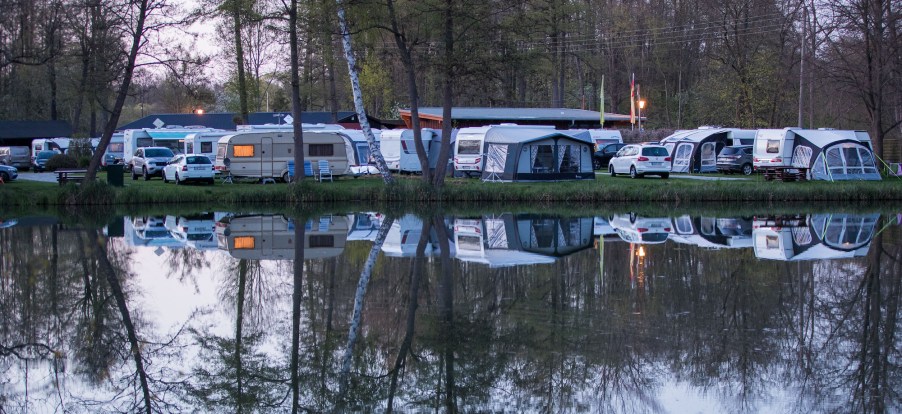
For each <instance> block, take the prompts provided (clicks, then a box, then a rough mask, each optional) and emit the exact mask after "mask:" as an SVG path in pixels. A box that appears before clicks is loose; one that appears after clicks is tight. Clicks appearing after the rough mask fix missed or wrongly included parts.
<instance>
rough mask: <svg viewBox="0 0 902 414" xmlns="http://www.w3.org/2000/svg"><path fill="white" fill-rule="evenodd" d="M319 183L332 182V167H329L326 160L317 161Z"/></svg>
mask: <svg viewBox="0 0 902 414" xmlns="http://www.w3.org/2000/svg"><path fill="white" fill-rule="evenodd" d="M318 166H319V181H320V182H322V181H323V180H325V179H327V178H328V179H329V181H332V167H330V166H329V161H327V160H319V161H318Z"/></svg>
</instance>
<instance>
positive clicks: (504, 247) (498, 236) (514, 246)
mask: <svg viewBox="0 0 902 414" xmlns="http://www.w3.org/2000/svg"><path fill="white" fill-rule="evenodd" d="M505 218H507V220H505ZM453 224H454V246H455V249H456V251H455V257H457V258H458V259H459V260H461V261H464V262H472V263H481V264H485V265H488V266H489V267H492V268H497V267H507V266H522V265H531V264H548V263H554V260H555V259H554V257H551V256H545V255H542V254H538V253H530V252H525V251H522V250H520V246H519V243H518V240H519V239H518V237H516V233H515V231H516V226H514V225H513V224H514V222H513V220H512V217H510V215H506V216H499V217H495V216H492V217H486V218H483V219H456V220H454V222H453Z"/></svg>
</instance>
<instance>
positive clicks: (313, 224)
mask: <svg viewBox="0 0 902 414" xmlns="http://www.w3.org/2000/svg"><path fill="white" fill-rule="evenodd" d="M294 226H295V222H294V221H293V220H291V219H290V218H288V217H285V216H283V215H281V214H267V215H251V216H229V217H224V218H223V219H221V220H220V221H218V222H217V223H216V237H217V241H218V243H219V248H220V249H221V250H225V251H227V252H228V253H229V255H231V256H232V257H234V258H236V259H254V260H292V259H294V253H295V248H296V244H297V243H296V242H295V239H294V236H295V232H294V230H295V228H294ZM304 226H305V228H304V241H303V244H302V246H301V247H302V248H303V249H304V260H310V259H324V258H329V257H335V256H338V255H340V254H341V252H342V251H344V247H345V244H346V241H347V237H348V219H347V217H345V216H321V217H316V218H313V219H310V220H307V222H306V223H305V224H304Z"/></svg>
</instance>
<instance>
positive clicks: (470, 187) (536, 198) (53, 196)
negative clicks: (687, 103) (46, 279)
mask: <svg viewBox="0 0 902 414" xmlns="http://www.w3.org/2000/svg"><path fill="white" fill-rule="evenodd" d="M893 201H902V180H899V179H898V178H894V177H891V178H888V179H885V180H884V181H878V182H871V181H864V182H858V181H854V182H853V181H849V182H834V183H831V182H824V181H815V182H804V183H783V182H767V181H764V180H763V179H761V178H760V177H755V178H752V179H750V180H747V181H710V180H695V179H686V178H671V179H669V180H661V179H658V178H645V179H638V180H633V179H628V178H621V177H617V178H611V177H609V176H607V175H606V174H605V175H598V176H597V179H596V180H592V181H571V182H558V183H483V182H481V181H479V180H475V179H450V180H448V182H447V184H446V186H445V188H444V189H442V190H441V191H435V190H433V189H432V188H430V187H428V186H426V185H424V184H423V183H422V182H421V180H420V179H419V178H417V177H412V178H408V177H401V178H399V179H398V183H397V184H396V185H394V186H385V185H384V184H383V183H382V181H381V179H379V178H377V177H367V178H360V179H350V178H345V179H340V180H337V181H335V182H326V183H319V182H315V181H312V180H306V181H304V182H302V183H296V184H291V185H286V184H274V185H261V184H250V183H238V184H221V183H217V184H216V185H214V186H204V185H182V186H176V185H174V184H164V183H163V182H162V181H161V180H159V179H154V180H151V181H147V182H145V181H141V180H139V181H131V180H126V183H125V187H122V188H115V187H111V186H108V185H106V184H105V181H104V179H103V177H101V178H100V179H99V180H98V182H97V183H92V184H86V185H83V186H76V185H67V186H64V187H60V186H58V185H56V184H52V183H39V182H34V181H26V180H16V181H14V182H12V183H8V184H6V185H3V186H2V187H0V206H3V207H4V208H7V209H8V208H14V207H20V208H21V207H26V208H27V207H32V206H44V207H47V206H80V205H93V206H98V205H108V206H116V205H132V206H137V205H171V204H186V203H199V204H204V205H216V206H223V207H235V206H243V205H251V204H288V205H298V204H306V203H336V202H354V203H359V204H364V205H366V204H374V205H383V204H391V203H397V202H450V203H464V204H475V203H480V204H481V203H541V204H549V203H551V204H557V203H590V204H597V203H608V202H662V203H669V204H676V205H680V204H689V203H699V202H729V203H746V202H755V203H786V202H852V203H878V202H881V203H883V202H893Z"/></svg>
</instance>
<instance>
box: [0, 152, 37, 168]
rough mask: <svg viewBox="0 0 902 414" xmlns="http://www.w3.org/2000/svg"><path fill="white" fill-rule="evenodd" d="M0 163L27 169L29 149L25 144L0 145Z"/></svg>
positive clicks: (28, 165)
mask: <svg viewBox="0 0 902 414" xmlns="http://www.w3.org/2000/svg"><path fill="white" fill-rule="evenodd" d="M0 164H4V165H11V166H13V167H16V168H19V169H23V170H27V169H29V168H30V167H31V149H30V148H28V147H26V146H19V147H0Z"/></svg>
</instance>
